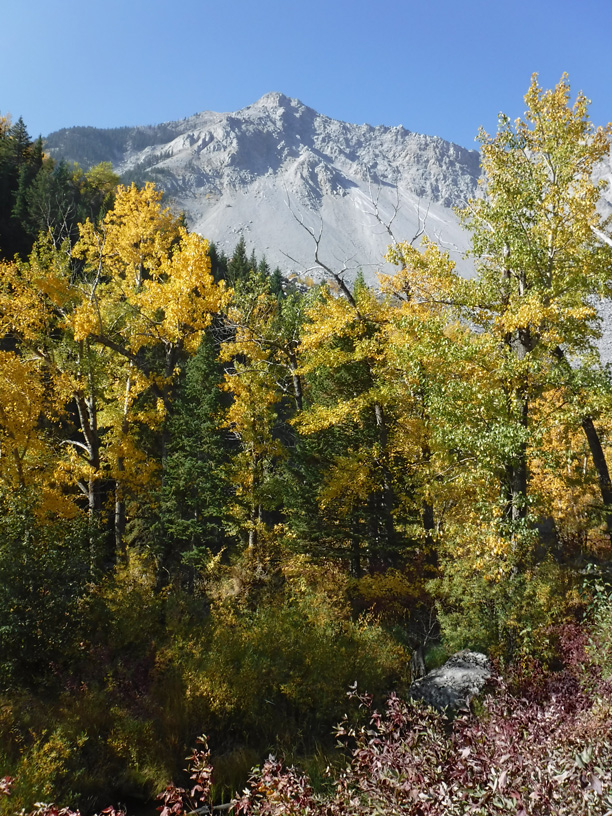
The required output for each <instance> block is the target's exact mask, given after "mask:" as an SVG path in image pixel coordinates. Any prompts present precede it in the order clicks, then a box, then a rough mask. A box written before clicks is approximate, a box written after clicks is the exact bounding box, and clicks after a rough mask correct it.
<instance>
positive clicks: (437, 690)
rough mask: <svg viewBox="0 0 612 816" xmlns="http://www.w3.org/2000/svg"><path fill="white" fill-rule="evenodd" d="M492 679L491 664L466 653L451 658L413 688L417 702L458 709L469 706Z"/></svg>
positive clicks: (435, 706) (481, 657) (415, 683)
mask: <svg viewBox="0 0 612 816" xmlns="http://www.w3.org/2000/svg"><path fill="white" fill-rule="evenodd" d="M490 677H491V661H490V660H489V658H488V657H487V656H486V655H484V654H481V653H480V652H471V651H469V650H468V649H465V650H464V651H462V652H457V653H456V654H454V655H453V656H452V657H450V658H449V659H448V660H447V661H446V663H445V664H444V665H443V666H440V667H439V668H438V669H433V671H430V672H429V673H428V674H426V675H425V677H422V678H421V679H420V680H416V681H415V682H414V683H413V684H412V685H411V687H410V695H411V696H412V697H413V698H414V699H418V700H423V701H424V702H425V703H428V705H431V706H433V707H434V708H439V709H443V708H449V709H458V708H462V707H464V706H467V705H469V702H470V700H471V699H472V697H474V696H476V695H477V694H480V692H481V691H482V689H483V688H484V684H485V683H486V681H487V680H488V679H489V678H490Z"/></svg>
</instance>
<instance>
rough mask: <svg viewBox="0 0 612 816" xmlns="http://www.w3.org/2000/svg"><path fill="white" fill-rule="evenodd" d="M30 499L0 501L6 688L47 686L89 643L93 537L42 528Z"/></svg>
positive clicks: (73, 526) (59, 525) (62, 526)
mask: <svg viewBox="0 0 612 816" xmlns="http://www.w3.org/2000/svg"><path fill="white" fill-rule="evenodd" d="M36 511H37V497H36V495H31V494H30V493H26V492H24V493H22V495H20V496H14V497H12V498H10V499H9V498H6V499H4V500H2V498H1V497H0V688H4V689H7V688H19V689H21V688H24V687H26V688H41V687H44V686H48V685H49V684H50V683H53V682H54V681H55V682H56V683H57V680H58V677H59V676H60V675H61V674H62V673H63V671H64V670H65V669H66V666H67V665H68V664H69V662H70V660H71V659H73V658H74V656H75V650H78V643H79V641H80V639H81V638H82V637H83V636H84V628H85V624H86V620H85V619H84V615H83V607H84V605H85V604H86V600H87V596H88V594H89V591H90V587H91V583H92V580H93V577H94V575H95V564H94V563H92V554H91V534H92V532H91V530H90V529H88V527H87V525H86V524H84V523H83V522H82V521H81V520H79V519H71V520H67V519H64V520H61V521H58V520H53V519H51V520H42V519H41V518H40V516H39V515H37V512H36Z"/></svg>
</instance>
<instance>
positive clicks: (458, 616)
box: [430, 552, 581, 663]
mask: <svg viewBox="0 0 612 816" xmlns="http://www.w3.org/2000/svg"><path fill="white" fill-rule="evenodd" d="M430 589H431V591H432V594H433V595H434V597H436V598H437V600H438V620H439V623H440V630H441V637H442V642H443V643H444V645H445V647H446V650H447V651H448V652H451V653H452V652H453V651H456V650H458V649H462V648H467V647H469V648H473V649H477V650H480V651H483V652H487V653H490V654H491V655H493V656H494V657H500V658H503V659H504V660H505V661H506V662H507V663H509V662H511V661H512V660H514V659H519V658H520V657H527V656H535V657H538V658H542V659H544V660H553V659H554V657H555V642H554V640H553V639H551V637H550V632H551V631H552V630H551V627H553V626H555V625H557V624H560V623H562V622H563V621H566V620H570V619H572V618H573V617H574V616H575V614H576V612H577V611H579V609H580V607H581V600H580V597H579V582H578V580H577V577H576V576H575V575H574V574H573V573H572V572H571V571H570V570H568V569H567V568H565V567H564V566H562V565H559V564H557V563H556V562H555V561H553V559H552V558H549V557H546V558H544V559H543V560H541V561H540V562H537V563H531V564H529V565H527V566H525V567H524V568H523V569H520V570H519V569H516V568H515V567H514V566H513V563H512V559H510V558H508V557H506V556H504V555H496V554H494V553H491V552H489V553H486V554H485V556H484V557H483V558H482V559H477V558H475V557H474V554H473V553H470V554H467V555H464V557H463V558H454V557H452V554H451V553H450V552H449V554H448V555H447V556H445V558H444V559H443V561H442V567H441V577H440V578H438V579H435V580H434V581H432V582H430Z"/></svg>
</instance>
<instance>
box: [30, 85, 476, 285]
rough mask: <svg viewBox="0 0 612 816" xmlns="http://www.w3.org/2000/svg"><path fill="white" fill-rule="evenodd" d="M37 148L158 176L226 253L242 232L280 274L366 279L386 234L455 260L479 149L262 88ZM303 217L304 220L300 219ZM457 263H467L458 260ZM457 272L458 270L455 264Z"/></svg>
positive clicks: (133, 174) (193, 223)
mask: <svg viewBox="0 0 612 816" xmlns="http://www.w3.org/2000/svg"><path fill="white" fill-rule="evenodd" d="M46 150H47V151H48V152H49V153H50V154H51V155H52V156H55V157H58V158H60V157H62V158H67V159H70V160H73V161H78V162H79V164H81V165H82V166H83V167H85V168H87V167H89V166H91V165H92V164H94V163H96V162H99V161H103V160H106V161H111V162H112V163H113V165H114V167H115V169H116V170H117V171H118V172H119V173H121V174H122V175H123V177H124V178H125V179H126V180H130V179H136V180H138V181H143V180H145V179H151V180H153V181H156V182H157V183H159V185H160V186H161V187H163V188H164V189H165V190H166V192H167V193H168V194H169V195H170V197H171V198H172V200H173V202H174V204H175V206H176V207H177V208H178V209H181V210H184V211H185V214H186V217H187V221H188V223H189V226H190V227H191V229H193V230H196V231H197V232H200V233H201V234H203V235H205V236H206V237H208V238H210V239H211V240H214V241H215V242H216V243H217V245H218V246H219V248H221V249H224V250H225V251H231V250H232V249H233V247H234V245H235V244H236V243H237V241H238V239H239V237H240V236H241V235H243V236H244V238H245V240H246V242H247V246H248V247H249V249H250V248H254V249H255V250H256V251H257V253H258V254H259V255H262V254H265V255H266V258H267V260H268V262H269V263H270V264H271V265H277V264H278V265H279V266H280V267H281V269H282V270H283V271H284V272H286V273H287V272H290V271H293V272H302V271H304V270H306V269H309V268H310V267H312V265H313V262H314V248H315V242H314V240H313V238H312V236H311V235H310V234H309V233H308V232H307V230H306V229H305V228H304V225H306V226H307V227H308V228H309V229H310V230H311V231H312V232H314V233H315V234H316V235H319V233H320V234H321V242H320V257H321V259H322V260H324V262H326V263H328V264H329V265H333V266H334V268H338V266H342V265H346V266H347V267H349V268H351V269H356V268H362V269H363V271H364V273H365V275H366V278H370V279H373V277H374V272H375V269H376V268H378V267H379V266H380V265H381V263H382V258H383V256H384V252H385V249H386V246H387V245H388V243H389V242H390V240H391V238H390V235H389V233H388V231H387V230H386V228H385V225H387V224H388V223H389V222H390V221H391V220H392V219H393V224H392V230H393V234H394V235H395V236H396V237H397V238H398V239H404V238H411V237H412V236H413V235H414V234H415V232H416V231H417V230H418V229H419V227H420V226H422V224H423V222H424V224H425V229H426V231H427V232H428V233H430V234H431V235H432V236H434V237H436V238H437V239H438V240H440V241H441V242H442V243H443V244H444V245H445V246H447V247H448V248H449V250H451V251H452V252H453V256H454V257H455V259H456V260H458V261H459V263H460V264H461V263H462V261H461V255H462V253H463V252H464V251H465V249H466V248H467V237H466V236H465V235H464V234H463V233H462V231H461V230H460V228H459V226H458V223H457V218H456V216H455V215H454V212H453V210H452V207H454V206H457V205H461V204H462V203H463V202H464V201H465V200H466V199H467V198H468V197H470V196H472V195H474V193H475V191H476V185H477V179H478V175H479V156H478V153H477V151H469V150H466V149H464V148H462V147H459V146H457V145H454V144H451V143H449V142H445V141H444V140H442V139H439V138H437V137H430V136H422V135H419V134H416V133H411V132H410V131H408V130H406V129H404V128H403V127H401V126H399V127H382V126H380V127H372V126H370V125H352V124H348V123H345V122H339V121H336V120H334V119H330V118H329V117H326V116H322V115H320V114H318V113H317V112H316V111H314V110H313V109H312V108H309V107H307V106H305V105H303V104H302V103H301V102H299V101H298V100H296V99H289V98H288V97H286V96H283V95H282V94H279V93H270V94H267V95H266V96H264V97H262V99H260V100H259V101H258V102H256V103H255V104H253V105H250V106H248V107H246V108H244V109H243V110H240V111H237V112H236V113H212V112H204V113H200V114H196V115H195V116H192V117H189V118H188V119H184V120H182V121H180V122H168V123H165V124H162V125H157V126H151V127H137V128H118V129H114V130H100V129H96V128H69V129H65V130H61V131H57V132H55V133H52V134H50V135H49V136H48V137H47V140H46ZM300 222H302V223H300ZM463 263H464V265H465V262H463ZM465 268H466V270H467V267H465Z"/></svg>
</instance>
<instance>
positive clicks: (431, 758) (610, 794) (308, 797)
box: [236, 627, 612, 816]
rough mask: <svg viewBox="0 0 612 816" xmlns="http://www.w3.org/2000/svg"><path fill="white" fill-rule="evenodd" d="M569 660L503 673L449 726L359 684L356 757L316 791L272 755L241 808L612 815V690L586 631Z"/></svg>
mask: <svg viewBox="0 0 612 816" xmlns="http://www.w3.org/2000/svg"><path fill="white" fill-rule="evenodd" d="M558 636H559V640H560V651H561V654H562V655H563V658H564V661H565V668H564V669H563V670H562V671H560V672H555V673H549V674H547V673H545V672H544V671H543V670H542V668H541V667H540V666H538V665H536V664H535V663H534V664H532V665H530V666H525V665H524V666H523V667H522V668H521V669H520V670H518V671H515V672H514V676H513V677H512V678H511V682H510V686H508V685H507V684H505V683H502V682H501V680H499V679H497V680H495V681H493V686H494V688H493V689H492V691H493V693H492V694H491V695H490V696H488V697H487V698H486V700H485V703H484V704H483V711H482V712H481V713H480V715H479V716H478V717H477V716H475V715H474V714H471V713H469V714H465V715H463V716H460V717H458V718H456V719H455V720H454V721H452V722H450V721H449V720H448V719H447V718H446V717H445V716H444V715H443V714H441V713H438V712H435V711H432V710H431V709H427V708H425V707H424V706H423V705H422V704H419V703H415V702H410V701H409V702H406V701H403V700H400V699H399V697H397V696H396V695H392V696H391V697H390V698H389V700H388V702H387V705H386V708H385V710H384V711H383V712H379V711H376V710H373V709H372V705H371V699H370V698H369V697H368V696H367V695H358V694H357V693H356V692H352V693H351V696H352V697H353V698H354V699H355V700H356V701H357V702H358V704H359V706H360V707H361V709H362V711H363V712H364V713H365V720H366V721H365V722H363V723H362V724H361V725H360V726H358V727H352V726H351V725H350V724H349V723H348V721H347V722H344V723H342V724H341V725H340V726H339V728H338V737H339V739H340V740H341V741H342V743H343V744H344V747H345V751H346V752H347V756H348V764H347V766H346V768H345V770H344V771H343V772H342V773H341V774H339V775H338V776H336V778H335V779H333V780H330V781H332V782H333V784H334V787H333V793H332V794H331V795H329V796H327V797H323V796H320V797H316V796H315V795H314V794H313V793H312V791H311V789H310V786H309V784H308V780H307V779H305V778H304V777H303V776H301V775H300V774H299V773H298V772H297V771H296V770H295V769H283V768H282V766H281V764H280V763H278V762H276V761H275V760H273V759H271V760H269V761H268V763H266V765H264V766H263V768H262V770H261V771H260V772H258V773H255V774H254V775H253V777H252V778H251V780H250V782H249V788H248V789H247V790H246V791H245V792H244V794H243V796H242V797H241V798H240V799H239V800H237V802H236V808H237V811H238V812H239V813H241V814H244V816H280V814H285V813H286V814H304V815H305V814H309V816H366V814H367V815H368V816H370V814H378V813H381V814H382V813H384V814H386V816H392V815H393V814H402V815H403V816H455V814H456V816H459V815H460V814H461V816H463V814H466V813H470V814H482V816H485V814H486V816H488V815H489V814H517V815H518V816H541V815H543V814H550V815H551V816H552V814H555V816H557V814H558V816H563V814H567V816H582V815H583V814H584V816H586V815H587V814H589V816H590V814H602V816H604V814H612V693H611V689H610V687H609V684H608V683H607V682H605V681H604V679H603V678H602V676H601V672H600V671H599V668H598V666H597V665H596V663H595V662H593V661H589V659H588V655H587V651H586V646H587V638H586V637H585V636H584V633H583V631H582V630H581V629H580V628H579V627H566V628H565V629H564V630H561V631H560V632H559V633H558Z"/></svg>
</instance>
